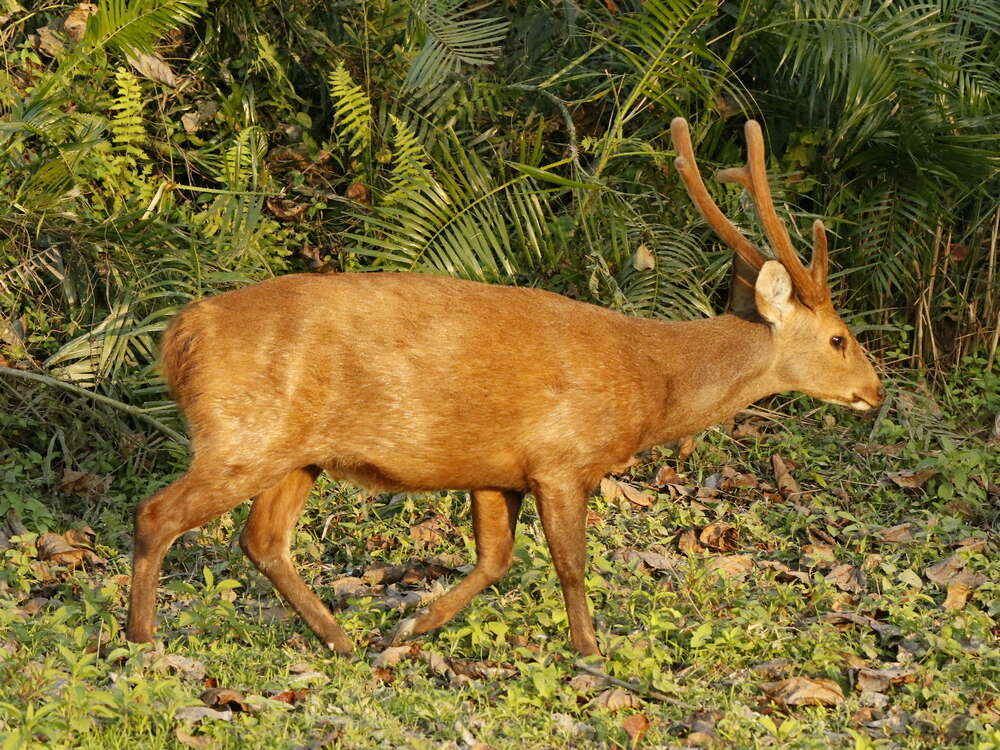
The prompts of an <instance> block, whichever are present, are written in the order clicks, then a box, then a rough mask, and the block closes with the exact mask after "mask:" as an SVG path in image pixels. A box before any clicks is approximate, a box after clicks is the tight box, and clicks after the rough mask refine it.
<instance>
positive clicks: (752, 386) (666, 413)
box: [643, 315, 783, 445]
mask: <svg viewBox="0 0 1000 750" xmlns="http://www.w3.org/2000/svg"><path fill="white" fill-rule="evenodd" d="M643 322H644V324H645V326H644V327H645V328H646V332H647V337H648V338H647V343H648V346H649V350H648V351H649V352H650V353H651V359H652V361H651V362H650V364H651V365H652V366H653V367H654V368H655V369H654V372H655V374H652V375H651V379H652V381H653V382H655V383H659V384H660V388H661V392H660V394H659V398H658V400H659V404H660V409H659V413H658V414H656V416H655V418H654V420H653V423H651V424H650V427H649V433H650V434H649V435H648V436H647V437H648V440H649V444H650V445H656V444H658V443H663V442H668V441H671V440H676V439H678V438H681V437H684V436H687V435H692V434H694V433H696V432H699V431H701V430H703V429H705V428H706V427H710V426H711V425H713V424H717V423H719V422H721V421H724V420H726V419H729V418H730V417H732V416H733V415H734V414H735V413H736V412H737V411H739V410H740V409H743V408H745V407H746V406H748V405H749V404H752V403H753V402H754V401H757V400H758V399H761V398H764V397H765V396H769V395H771V394H773V393H777V392H779V391H781V390H783V389H782V388H781V385H780V383H779V382H778V380H779V379H778V378H777V377H776V375H775V372H774V371H775V368H774V361H775V357H776V353H777V352H776V350H775V345H774V340H773V337H772V334H771V330H770V327H769V326H768V325H767V324H766V323H763V322H756V321H753V320H748V319H746V318H742V317H738V316H735V315H720V316H717V317H714V318H707V319H705V320H696V321H687V322H664V321H643Z"/></svg>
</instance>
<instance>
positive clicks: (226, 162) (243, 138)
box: [220, 125, 268, 191]
mask: <svg viewBox="0 0 1000 750" xmlns="http://www.w3.org/2000/svg"><path fill="white" fill-rule="evenodd" d="M266 153H267V133H265V132H264V130H263V128H260V127H258V126H256V125H253V126H251V127H248V128H244V129H243V130H241V131H240V132H239V134H238V135H237V136H236V139H235V140H234V141H233V144H232V145H231V146H230V147H229V148H228V149H226V153H225V155H224V156H223V160H222V174H221V175H220V178H221V182H223V183H224V184H225V185H226V187H227V188H229V189H230V190H233V191H257V190H260V189H261V187H262V186H263V185H264V184H265V183H266V182H267V179H268V175H267V167H266V165H265V163H264V156H265V154H266Z"/></svg>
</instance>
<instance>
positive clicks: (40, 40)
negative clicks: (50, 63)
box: [32, 26, 66, 57]
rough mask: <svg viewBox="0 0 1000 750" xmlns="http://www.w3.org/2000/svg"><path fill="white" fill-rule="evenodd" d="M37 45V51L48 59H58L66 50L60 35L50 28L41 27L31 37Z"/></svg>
mask: <svg viewBox="0 0 1000 750" xmlns="http://www.w3.org/2000/svg"><path fill="white" fill-rule="evenodd" d="M32 36H33V37H34V39H35V40H36V43H37V45H38V51H39V52H41V53H42V54H43V55H46V56H48V57H58V56H59V55H60V54H61V53H62V52H63V50H65V49H66V43H65V42H63V40H62V37H61V35H60V34H59V33H58V32H57V31H56V30H55V29H53V28H52V27H50V26H41V27H39V28H38V31H37V32H36V34H33V35H32Z"/></svg>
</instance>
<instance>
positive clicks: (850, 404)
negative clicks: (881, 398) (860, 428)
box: [820, 393, 875, 411]
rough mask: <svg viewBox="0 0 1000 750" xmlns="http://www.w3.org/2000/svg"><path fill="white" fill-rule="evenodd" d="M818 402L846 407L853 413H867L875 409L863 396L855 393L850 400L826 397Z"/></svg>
mask: <svg viewBox="0 0 1000 750" xmlns="http://www.w3.org/2000/svg"><path fill="white" fill-rule="evenodd" d="M820 401H825V402H826V403H828V404H836V405H837V406H846V407H847V408H848V409H854V410H855V411H869V410H871V409H874V408H875V404H873V403H872V402H871V401H869V400H868V399H866V398H865V397H864V396H861V395H860V394H857V393H855V394H854V396H852V397H851V400H850V401H848V400H847V399H843V398H834V397H831V396H827V397H826V398H821V399H820Z"/></svg>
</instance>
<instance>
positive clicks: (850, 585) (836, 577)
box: [826, 563, 868, 594]
mask: <svg viewBox="0 0 1000 750" xmlns="http://www.w3.org/2000/svg"><path fill="white" fill-rule="evenodd" d="M826 580H827V581H828V582H829V583H831V584H833V585H834V586H836V587H837V588H838V589H840V590H841V591H846V592H848V593H850V594H860V593H861V592H863V591H864V590H865V588H867V586H868V577H867V576H866V575H865V574H864V573H863V572H862V571H860V570H858V569H857V568H856V567H854V566H853V565H848V564H847V563H844V564H841V565H836V566H834V568H833V570H831V571H830V572H829V573H827V574H826Z"/></svg>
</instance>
